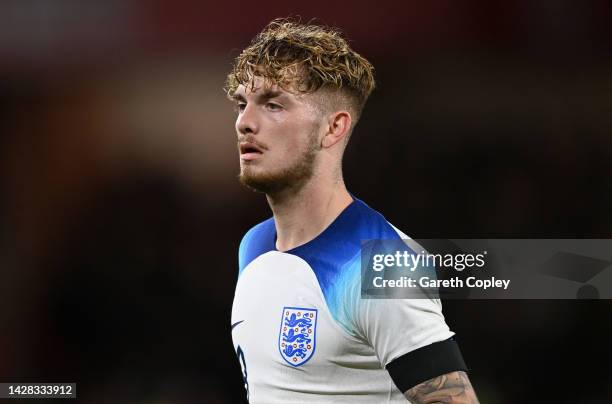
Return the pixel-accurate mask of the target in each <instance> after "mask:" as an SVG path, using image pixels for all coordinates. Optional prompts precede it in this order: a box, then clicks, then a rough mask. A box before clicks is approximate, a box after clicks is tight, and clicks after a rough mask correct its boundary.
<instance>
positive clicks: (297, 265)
mask: <svg viewBox="0 0 612 404" xmlns="http://www.w3.org/2000/svg"><path fill="white" fill-rule="evenodd" d="M398 238H407V237H406V236H405V235H404V234H403V233H401V232H399V231H398V230H396V229H395V228H394V227H393V226H391V225H390V224H389V223H388V222H387V221H386V220H385V218H384V217H383V216H382V215H380V214H379V213H378V212H376V211H374V210H373V209H371V208H370V207H369V206H367V205H366V204H365V203H363V202H362V201H360V200H358V199H354V201H353V202H352V203H351V204H350V205H349V206H348V207H347V208H346V209H345V210H344V211H343V212H342V213H341V214H340V215H339V216H338V217H337V218H336V220H335V221H334V222H333V223H332V224H331V225H330V226H329V227H328V228H327V229H326V230H325V231H323V233H321V234H320V235H319V236H317V237H316V238H315V239H313V240H311V241H310V242H308V243H306V244H303V245H301V246H299V247H296V248H294V249H292V250H289V251H286V252H279V251H277V250H276V247H275V243H276V230H275V225H274V220H273V218H270V219H268V220H266V221H265V222H262V223H260V224H259V225H257V226H255V227H253V228H252V229H251V230H250V231H249V232H248V233H247V234H246V235H245V236H244V238H243V240H242V242H241V244H240V251H239V266H240V271H239V277H238V283H237V285H236V292H235V296H234V303H233V308H232V318H231V324H232V338H233V343H234V349H235V351H236V354H237V355H238V360H239V362H240V366H241V367H242V371H243V378H244V382H245V387H246V389H247V395H248V399H249V402H250V403H253V404H256V403H265V404H273V403H283V404H285V403H289V402H291V403H353V404H354V403H368V404H371V403H406V402H407V400H406V398H404V396H403V394H402V392H400V391H399V389H398V388H397V387H396V385H395V383H394V382H393V380H392V379H391V376H390V375H389V373H388V371H387V370H386V369H385V367H386V366H387V365H388V364H389V363H390V362H392V361H393V360H395V359H396V358H399V357H401V356H403V355H406V354H408V353H410V352H412V351H415V350H418V349H419V348H422V347H426V346H428V345H430V344H433V343H436V342H439V341H444V340H448V339H449V338H451V337H452V336H453V333H452V332H451V331H450V330H449V328H448V326H447V325H446V323H445V321H444V317H443V315H442V308H441V304H440V302H439V301H438V300H429V299H410V300H409V299H362V298H361V289H360V275H361V265H360V260H361V251H360V246H361V240H366V239H398ZM415 365H417V364H415ZM418 366H421V365H420V364H418Z"/></svg>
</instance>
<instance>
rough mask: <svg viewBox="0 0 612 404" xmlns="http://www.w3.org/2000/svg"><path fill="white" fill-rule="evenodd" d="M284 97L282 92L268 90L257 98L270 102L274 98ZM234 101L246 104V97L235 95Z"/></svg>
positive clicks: (239, 94) (233, 95) (233, 96)
mask: <svg viewBox="0 0 612 404" xmlns="http://www.w3.org/2000/svg"><path fill="white" fill-rule="evenodd" d="M282 95H283V93H282V92H281V91H279V90H270V89H267V90H263V91H262V92H261V93H259V94H257V95H256V96H255V97H256V98H257V99H258V100H270V99H272V98H277V97H280V96H282ZM232 99H233V100H234V101H243V102H246V97H245V96H244V95H243V94H241V93H234V94H232Z"/></svg>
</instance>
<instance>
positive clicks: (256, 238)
mask: <svg viewBox="0 0 612 404" xmlns="http://www.w3.org/2000/svg"><path fill="white" fill-rule="evenodd" d="M275 239H276V228H275V227H274V218H269V219H268V220H266V221H264V222H261V223H259V224H258V225H256V226H255V227H253V228H251V230H249V231H248V232H247V234H245V235H244V237H243V238H242V241H241V242H240V249H239V250H238V267H239V271H238V276H240V274H241V273H242V271H244V268H246V266H247V265H249V264H250V263H251V261H253V260H254V259H255V258H257V257H259V256H260V255H261V254H265V253H267V252H268V251H272V250H275V249H276V247H275V242H276V241H275Z"/></svg>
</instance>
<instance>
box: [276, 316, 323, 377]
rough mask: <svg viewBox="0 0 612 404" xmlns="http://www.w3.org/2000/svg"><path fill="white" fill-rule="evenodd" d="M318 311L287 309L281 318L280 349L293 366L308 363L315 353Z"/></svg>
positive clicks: (284, 357)
mask: <svg viewBox="0 0 612 404" xmlns="http://www.w3.org/2000/svg"><path fill="white" fill-rule="evenodd" d="M316 337H317V309H306V308H303V307H285V308H284V309H283V316H282V317H281V325H280V332H279V336H278V349H279V351H280V354H281V356H282V357H283V359H284V360H285V361H286V362H287V363H288V364H290V365H291V366H295V367H297V366H300V365H303V364H304V363H306V362H308V360H309V359H310V358H312V355H314V352H315V346H316Z"/></svg>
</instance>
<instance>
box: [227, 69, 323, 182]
mask: <svg viewBox="0 0 612 404" xmlns="http://www.w3.org/2000/svg"><path fill="white" fill-rule="evenodd" d="M233 97H234V99H235V100H236V105H237V111H238V117H237V119H236V132H237V135H238V150H239V153H240V176H239V178H240V181H241V182H242V183H243V184H244V185H246V186H248V187H249V188H252V189H254V190H256V191H260V192H264V193H266V194H274V193H278V192H281V191H285V190H287V189H299V188H300V187H301V186H302V185H303V184H305V183H306V182H307V181H308V180H309V179H310V178H311V177H312V175H313V173H314V169H315V165H316V162H317V154H318V151H319V150H320V149H321V141H320V138H321V135H322V134H321V128H322V126H323V125H322V124H323V116H322V113H321V112H320V111H318V110H317V108H316V107H315V106H314V102H315V98H314V97H315V96H314V95H312V94H293V93H291V92H288V91H285V90H283V89H282V88H280V87H278V86H276V85H274V86H264V80H263V79H262V78H260V77H256V78H255V87H254V89H251V87H250V85H247V86H246V87H245V86H243V85H241V86H239V87H238V88H237V89H236V92H235V93H234V95H233Z"/></svg>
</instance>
